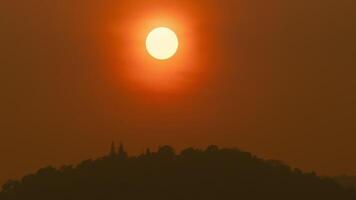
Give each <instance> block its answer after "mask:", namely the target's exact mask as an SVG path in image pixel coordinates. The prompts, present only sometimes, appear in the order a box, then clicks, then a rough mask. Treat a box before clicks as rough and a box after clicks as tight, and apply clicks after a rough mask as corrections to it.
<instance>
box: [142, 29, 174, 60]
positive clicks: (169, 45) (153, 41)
mask: <svg viewBox="0 0 356 200" xmlns="http://www.w3.org/2000/svg"><path fill="white" fill-rule="evenodd" d="M178 45H179V42H178V37H177V35H176V34H175V33H174V32H173V31H172V30H171V29H169V28H167V27H159V28H155V29H154V30H152V31H151V32H150V33H149V34H148V36H147V39H146V48H147V51H148V53H149V54H150V55H151V56H152V57H154V58H156V59H158V60H167V59H169V58H171V57H172V56H173V55H174V54H175V53H176V52H177V50H178Z"/></svg>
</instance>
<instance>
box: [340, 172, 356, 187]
mask: <svg viewBox="0 0 356 200" xmlns="http://www.w3.org/2000/svg"><path fill="white" fill-rule="evenodd" d="M335 180H336V181H337V182H338V183H339V184H340V185H342V186H344V187H347V188H353V189H356V176H348V175H342V176H337V177H335Z"/></svg>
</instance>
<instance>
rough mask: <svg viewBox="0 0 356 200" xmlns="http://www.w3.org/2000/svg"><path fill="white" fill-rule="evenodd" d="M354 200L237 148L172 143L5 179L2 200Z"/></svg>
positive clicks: (331, 185)
mask: <svg viewBox="0 0 356 200" xmlns="http://www.w3.org/2000/svg"><path fill="white" fill-rule="evenodd" d="M25 199H26V200H32V199H33V200H48V199H51V200H64V199H65V200H71V199H73V200H74V199H75V200H113V199H130V200H136V199H137V200H142V199H147V200H151V199H155V200H182V199H192V200H202V199H205V200H210V199H211V200H213V199H214V200H217V199H220V200H224V199H248V200H255V199H256V200H257V199H258V200H260V199H274V200H282V199H283V200H286V199H288V200H297V199H298V200H301V199H303V200H308V199H313V200H315V199H323V200H325V199H326V200H329V199H330V200H331V199H332V200H355V199H356V193H355V191H353V190H351V189H345V188H343V187H341V186H339V185H338V184H337V183H336V182H334V181H333V180H332V179H327V178H320V177H318V176H316V174H315V173H304V172H302V171H300V170H298V169H292V168H290V167H288V166H286V165H284V164H282V163H281V162H279V161H270V160H263V159H260V158H257V157H256V156H253V155H251V154H250V153H247V152H243V151H240V150H238V149H219V148H218V147H217V146H210V147H208V148H207V149H206V150H198V149H193V148H189V149H185V150H183V151H182V152H181V153H180V154H178V155H177V154H175V152H174V150H173V148H171V147H170V146H163V147H160V148H159V150H158V151H157V152H150V151H149V150H147V152H146V153H145V154H142V155H139V156H135V157H128V156H127V154H126V152H125V151H124V150H123V148H122V146H121V148H120V150H119V152H116V151H115V149H112V150H111V153H110V155H108V156H105V157H102V158H99V159H97V160H86V161H83V162H81V163H80V164H79V165H77V166H63V167H61V168H60V169H55V168H53V167H46V168H43V169H40V170H38V172H37V173H35V174H31V175H28V176H25V177H23V178H22V180H20V181H9V182H7V183H6V184H5V185H4V186H3V189H2V192H1V193H0V200H25Z"/></svg>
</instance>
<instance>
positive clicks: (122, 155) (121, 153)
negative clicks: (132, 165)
mask: <svg viewBox="0 0 356 200" xmlns="http://www.w3.org/2000/svg"><path fill="white" fill-rule="evenodd" d="M117 156H118V157H119V158H121V159H126V158H127V157H128V155H127V153H126V151H125V149H124V145H123V144H122V142H120V146H119V149H118V154H117Z"/></svg>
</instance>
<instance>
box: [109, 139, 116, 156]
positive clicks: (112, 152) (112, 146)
mask: <svg viewBox="0 0 356 200" xmlns="http://www.w3.org/2000/svg"><path fill="white" fill-rule="evenodd" d="M109 156H110V157H114V156H116V148H115V142H112V143H111V148H110V153H109Z"/></svg>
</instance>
